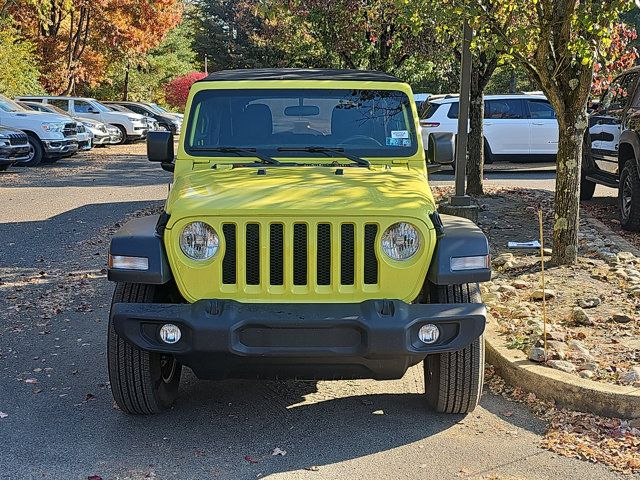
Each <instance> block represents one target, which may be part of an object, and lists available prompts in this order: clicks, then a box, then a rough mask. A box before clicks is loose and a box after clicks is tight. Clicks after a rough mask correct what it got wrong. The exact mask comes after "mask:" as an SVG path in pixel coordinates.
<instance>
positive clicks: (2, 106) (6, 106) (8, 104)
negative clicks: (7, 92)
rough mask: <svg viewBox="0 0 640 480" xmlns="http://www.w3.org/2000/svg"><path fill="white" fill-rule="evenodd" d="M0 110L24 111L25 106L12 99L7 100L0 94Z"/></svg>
mask: <svg viewBox="0 0 640 480" xmlns="http://www.w3.org/2000/svg"><path fill="white" fill-rule="evenodd" d="M0 110H4V111H5V112H24V111H27V109H26V108H24V107H21V106H20V105H18V104H17V103H16V102H14V101H13V100H9V99H8V98H6V97H2V96H0Z"/></svg>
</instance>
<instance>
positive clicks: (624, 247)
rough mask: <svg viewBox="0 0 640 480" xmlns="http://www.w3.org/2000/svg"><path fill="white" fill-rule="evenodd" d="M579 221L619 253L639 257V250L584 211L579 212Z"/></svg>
mask: <svg viewBox="0 0 640 480" xmlns="http://www.w3.org/2000/svg"><path fill="white" fill-rule="evenodd" d="M580 219H581V220H584V221H585V222H586V223H588V224H590V225H591V226H592V227H593V228H594V229H595V230H596V231H597V232H598V233H600V234H601V235H603V236H606V237H607V238H608V239H609V240H610V241H611V242H613V243H614V244H615V245H616V246H617V247H618V248H619V249H620V250H621V251H625V252H631V253H633V254H634V255H635V256H636V257H640V249H638V248H637V247H636V246H635V245H633V244H632V243H630V242H628V241H627V240H625V238H624V237H622V236H621V235H618V234H617V233H615V232H614V231H613V230H611V229H610V228H609V227H607V226H606V225H605V224H604V223H602V222H601V221H600V220H598V219H597V218H595V217H593V216H592V215H590V214H588V213H587V212H585V211H584V210H580Z"/></svg>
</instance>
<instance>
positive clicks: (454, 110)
mask: <svg viewBox="0 0 640 480" xmlns="http://www.w3.org/2000/svg"><path fill="white" fill-rule="evenodd" d="M450 105H451V106H450V107H449V111H448V112H447V117H448V118H458V112H460V104H459V103H458V102H451V104H450Z"/></svg>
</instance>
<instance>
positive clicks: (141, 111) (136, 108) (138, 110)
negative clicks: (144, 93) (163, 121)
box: [125, 103, 149, 115]
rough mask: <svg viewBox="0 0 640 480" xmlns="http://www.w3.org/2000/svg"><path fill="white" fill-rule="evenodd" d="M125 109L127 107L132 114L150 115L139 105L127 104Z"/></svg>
mask: <svg viewBox="0 0 640 480" xmlns="http://www.w3.org/2000/svg"><path fill="white" fill-rule="evenodd" d="M125 107H127V108H128V109H129V110H131V111H132V112H135V113H139V114H140V115H149V114H148V113H147V112H145V111H144V109H143V108H140V107H139V106H138V105H131V104H129V103H127V104H126V105H125Z"/></svg>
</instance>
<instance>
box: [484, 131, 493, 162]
mask: <svg viewBox="0 0 640 480" xmlns="http://www.w3.org/2000/svg"><path fill="white" fill-rule="evenodd" d="M493 160H494V158H493V153H491V147H489V142H487V139H486V138H485V139H484V163H485V165H491V164H492V163H493Z"/></svg>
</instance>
